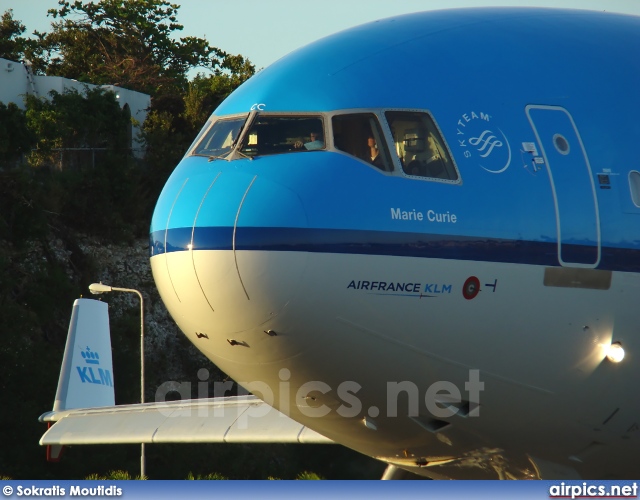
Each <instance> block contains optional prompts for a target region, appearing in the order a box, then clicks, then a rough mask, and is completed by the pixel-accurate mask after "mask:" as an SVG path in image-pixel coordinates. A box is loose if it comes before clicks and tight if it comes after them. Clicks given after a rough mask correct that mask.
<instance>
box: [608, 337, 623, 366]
mask: <svg viewBox="0 0 640 500" xmlns="http://www.w3.org/2000/svg"><path fill="white" fill-rule="evenodd" d="M607 359H608V360H609V361H611V362H613V363H620V362H621V361H622V360H623V359H624V349H623V347H622V344H621V343H620V342H613V343H612V344H611V345H610V346H609V348H608V349H607Z"/></svg>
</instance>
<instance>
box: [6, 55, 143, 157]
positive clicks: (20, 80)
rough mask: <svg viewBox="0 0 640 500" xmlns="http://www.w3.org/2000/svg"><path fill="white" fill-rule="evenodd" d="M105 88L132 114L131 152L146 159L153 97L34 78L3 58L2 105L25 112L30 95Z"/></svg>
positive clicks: (26, 68)
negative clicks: (145, 128)
mask: <svg viewBox="0 0 640 500" xmlns="http://www.w3.org/2000/svg"><path fill="white" fill-rule="evenodd" d="M87 87H88V88H96V87H102V88H103V89H106V90H110V91H112V92H114V93H115V94H116V98H117V99H118V102H119V103H120V107H121V108H122V109H123V110H125V109H128V111H129V112H130V113H131V117H132V118H133V119H135V122H136V125H133V126H132V133H131V134H130V137H131V149H132V151H133V153H134V155H136V156H138V157H139V156H142V154H143V145H142V143H141V142H140V141H139V140H137V139H139V138H140V127H141V126H142V124H143V123H144V120H145V118H146V117H147V111H148V110H149V106H150V104H151V97H150V96H148V95H147V94H142V93H140V92H135V91H133V90H127V89H123V88H120V87H116V86H114V85H93V84H88V83H82V82H79V81H77V80H71V79H69V78H63V77H61V76H40V75H34V74H33V73H32V72H31V69H30V68H29V66H27V65H26V64H24V63H20V62H15V61H9V60H8V59H2V58H0V102H3V103H5V104H7V103H10V102H13V103H15V104H16V105H17V106H18V107H20V108H21V109H24V108H25V104H24V97H25V95H27V94H31V95H35V96H37V97H44V98H47V97H49V92H51V91H52V90H55V91H56V92H58V93H63V92H64V91H65V90H70V89H75V90H77V91H78V92H84V90H85V89H86V88H87Z"/></svg>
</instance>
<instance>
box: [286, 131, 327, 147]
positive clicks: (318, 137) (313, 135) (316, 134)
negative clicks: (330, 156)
mask: <svg viewBox="0 0 640 500" xmlns="http://www.w3.org/2000/svg"><path fill="white" fill-rule="evenodd" d="M309 139H310V140H309V142H302V141H296V142H295V143H294V145H293V147H294V148H296V149H300V148H302V147H304V148H305V149H307V150H309V151H312V150H314V149H322V148H324V141H323V140H322V132H320V131H319V130H314V131H313V132H310V133H309Z"/></svg>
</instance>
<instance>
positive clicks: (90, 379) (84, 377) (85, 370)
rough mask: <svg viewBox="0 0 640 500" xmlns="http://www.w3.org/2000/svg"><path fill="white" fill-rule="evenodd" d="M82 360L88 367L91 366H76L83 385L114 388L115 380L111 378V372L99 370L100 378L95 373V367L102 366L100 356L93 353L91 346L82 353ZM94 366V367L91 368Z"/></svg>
mask: <svg viewBox="0 0 640 500" xmlns="http://www.w3.org/2000/svg"><path fill="white" fill-rule="evenodd" d="M80 355H81V356H82V359H83V360H84V362H85V364H86V365H90V366H82V367H80V366H76V369H77V370H78V375H80V381H81V382H82V383H83V384H97V385H106V386H108V387H113V379H112V378H111V372H110V371H109V370H103V369H102V368H98V377H96V374H95V373H94V371H93V367H94V366H96V365H99V364H100V354H98V353H97V352H95V351H92V350H91V348H90V347H89V346H87V348H86V349H85V350H83V351H81V352H80ZM91 365H93V366H91Z"/></svg>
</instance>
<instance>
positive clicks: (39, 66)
mask: <svg viewBox="0 0 640 500" xmlns="http://www.w3.org/2000/svg"><path fill="white" fill-rule="evenodd" d="M25 31H26V28H25V26H24V24H22V23H21V22H20V21H18V20H15V19H14V18H13V10H12V9H9V10H7V11H5V12H4V13H3V14H2V17H0V57H2V58H4V59H9V60H11V61H26V60H29V61H30V63H31V65H32V66H31V67H32V69H33V70H34V71H35V72H41V71H42V70H43V68H44V61H43V59H42V46H41V42H42V35H41V34H39V33H35V35H36V38H25V37H24V36H23V34H24V32H25Z"/></svg>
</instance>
